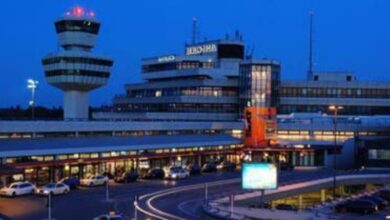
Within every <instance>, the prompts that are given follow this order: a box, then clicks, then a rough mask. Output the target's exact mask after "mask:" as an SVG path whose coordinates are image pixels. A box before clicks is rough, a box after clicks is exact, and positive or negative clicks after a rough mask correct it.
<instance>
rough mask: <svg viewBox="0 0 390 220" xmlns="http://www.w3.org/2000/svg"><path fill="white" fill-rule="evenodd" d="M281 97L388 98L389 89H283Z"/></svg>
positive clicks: (389, 94)
mask: <svg viewBox="0 0 390 220" xmlns="http://www.w3.org/2000/svg"><path fill="white" fill-rule="evenodd" d="M280 95H281V96H283V97H342V98H390V89H375V88H369V89H359V88H301V87H283V88H281V90H280Z"/></svg>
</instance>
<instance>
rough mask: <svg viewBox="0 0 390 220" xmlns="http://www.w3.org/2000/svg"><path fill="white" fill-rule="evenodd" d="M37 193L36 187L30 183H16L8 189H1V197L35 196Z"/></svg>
mask: <svg viewBox="0 0 390 220" xmlns="http://www.w3.org/2000/svg"><path fill="white" fill-rule="evenodd" d="M34 192H35V186H34V185H33V184H32V183H30V182H15V183H11V185H9V186H8V187H3V188H1V189H0V195H1V196H12V197H14V196H20V195H27V194H33V193H34Z"/></svg>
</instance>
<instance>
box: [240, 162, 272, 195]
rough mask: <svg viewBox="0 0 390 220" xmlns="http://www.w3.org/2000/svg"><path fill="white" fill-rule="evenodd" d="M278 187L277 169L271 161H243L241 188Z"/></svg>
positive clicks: (260, 188)
mask: <svg viewBox="0 0 390 220" xmlns="http://www.w3.org/2000/svg"><path fill="white" fill-rule="evenodd" d="M277 187H278V169H277V167H276V165H275V164H272V163H243V164H242V188H243V189H252V190H253V189H258V190H262V189H264V190H266V189H276V188H277Z"/></svg>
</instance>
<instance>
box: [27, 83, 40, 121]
mask: <svg viewBox="0 0 390 220" xmlns="http://www.w3.org/2000/svg"><path fill="white" fill-rule="evenodd" d="M38 84H39V82H38V81H37V80H34V79H28V80H27V89H31V100H30V101H29V102H28V104H29V105H30V106H31V119H32V120H34V119H35V115H34V107H35V90H36V89H37V88H38Z"/></svg>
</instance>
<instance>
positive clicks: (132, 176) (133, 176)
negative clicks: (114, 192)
mask: <svg viewBox="0 0 390 220" xmlns="http://www.w3.org/2000/svg"><path fill="white" fill-rule="evenodd" d="M137 179H138V173H136V172H124V173H122V175H120V176H116V177H114V181H115V182H117V183H129V182H135V181H137Z"/></svg>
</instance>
